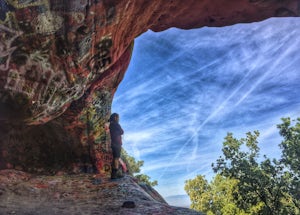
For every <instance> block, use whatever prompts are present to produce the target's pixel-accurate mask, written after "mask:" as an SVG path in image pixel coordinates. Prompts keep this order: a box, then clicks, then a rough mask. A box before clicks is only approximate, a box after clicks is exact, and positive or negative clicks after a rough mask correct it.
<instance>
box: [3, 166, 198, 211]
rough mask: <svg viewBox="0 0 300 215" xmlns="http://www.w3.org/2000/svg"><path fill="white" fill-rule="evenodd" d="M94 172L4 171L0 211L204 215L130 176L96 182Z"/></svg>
mask: <svg viewBox="0 0 300 215" xmlns="http://www.w3.org/2000/svg"><path fill="white" fill-rule="evenodd" d="M93 180H94V177H93V175H91V174H80V175H63V176H37V175H31V174H28V173H24V172H21V171H16V170H2V171H0V214H18V215H25V214H30V215H53V214H61V215H70V214H74V215H75V214H78V215H81V214H82V215H88V214H99V215H110V214H120V215H121V214H122V215H123V214H144V215H148V214H149V215H152V214H158V215H159V214H161V215H168V214H170V215H173V214H176V215H180V214H182V215H183V214H191V215H192V214H195V215H196V214H201V213H199V212H196V211H193V210H190V209H186V208H178V207H173V206H169V205H168V204H167V203H165V202H164V200H163V199H162V198H161V197H160V198H161V200H158V199H154V198H152V197H151V195H149V194H148V193H147V192H146V191H145V190H144V189H143V188H142V187H141V186H139V185H138V184H137V183H136V182H135V180H134V179H132V178H131V177H130V176H125V177H124V178H122V179H119V180H116V181H111V180H110V179H108V178H103V180H102V183H100V184H94V183H93Z"/></svg>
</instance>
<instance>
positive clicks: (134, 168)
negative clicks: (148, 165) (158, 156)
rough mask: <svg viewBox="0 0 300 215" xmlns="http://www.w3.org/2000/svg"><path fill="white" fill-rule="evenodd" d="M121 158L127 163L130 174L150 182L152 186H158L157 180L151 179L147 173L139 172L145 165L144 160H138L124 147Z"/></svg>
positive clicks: (139, 179) (141, 180)
mask: <svg viewBox="0 0 300 215" xmlns="http://www.w3.org/2000/svg"><path fill="white" fill-rule="evenodd" d="M121 158H122V160H123V161H124V162H125V163H126V166H127V169H128V174H129V175H131V176H134V177H135V178H137V179H138V181H139V182H142V183H145V184H148V185H150V186H152V187H154V186H156V185H157V184H158V183H157V181H156V180H155V181H150V179H151V178H150V177H149V176H148V175H145V174H137V173H140V172H141V167H142V166H143V165H144V161H136V160H135V158H134V157H132V156H130V155H129V154H128V153H127V152H126V151H125V150H124V149H122V151H121Z"/></svg>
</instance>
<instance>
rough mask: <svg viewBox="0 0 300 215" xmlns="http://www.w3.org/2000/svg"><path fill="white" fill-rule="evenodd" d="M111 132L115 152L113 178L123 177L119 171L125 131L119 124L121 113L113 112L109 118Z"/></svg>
mask: <svg viewBox="0 0 300 215" xmlns="http://www.w3.org/2000/svg"><path fill="white" fill-rule="evenodd" d="M109 122H110V124H109V132H110V138H111V148H112V153H113V161H112V170H111V179H116V178H121V177H123V175H122V174H120V173H118V170H119V167H120V163H119V158H120V156H121V149H122V135H123V134H124V131H123V129H122V127H121V126H120V124H119V114H117V113H113V114H112V115H111V116H110V119H109Z"/></svg>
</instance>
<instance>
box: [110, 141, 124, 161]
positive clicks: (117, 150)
mask: <svg viewBox="0 0 300 215" xmlns="http://www.w3.org/2000/svg"><path fill="white" fill-rule="evenodd" d="M121 148H122V146H121V145H119V144H118V145H111V149H112V152H113V158H120V156H121Z"/></svg>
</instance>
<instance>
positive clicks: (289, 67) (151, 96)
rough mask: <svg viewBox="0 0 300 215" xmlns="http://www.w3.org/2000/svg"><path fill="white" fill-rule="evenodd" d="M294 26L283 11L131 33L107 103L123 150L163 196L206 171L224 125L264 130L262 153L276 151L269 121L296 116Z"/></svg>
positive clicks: (297, 29)
mask: <svg viewBox="0 0 300 215" xmlns="http://www.w3.org/2000/svg"><path fill="white" fill-rule="evenodd" d="M299 34H300V22H299V19H296V18H289V19H270V20H267V21H265V22H261V23H253V24H239V25H234V26H230V27H224V28H202V29H194V30H188V31H185V30H179V29H175V28H172V29H170V30H168V31H164V32H161V33H154V32H151V31H148V32H147V33H145V34H143V35H141V36H140V37H139V38H137V39H136V42H135V48H134V52H133V57H132V62H131V64H130V66H129V69H128V71H127V73H126V75H125V78H124V80H123V82H122V83H121V85H120V86H119V88H118V91H117V93H116V95H115V99H114V102H113V111H114V112H119V113H120V116H121V124H122V126H123V128H124V130H125V135H124V147H125V149H126V150H127V151H128V152H129V153H130V154H131V155H134V156H135V157H136V158H137V159H141V160H144V161H145V164H144V167H143V168H142V171H143V172H144V173H145V174H148V175H150V176H151V178H152V179H154V180H158V182H159V186H158V187H157V189H158V190H159V191H160V192H161V194H162V195H163V196H167V195H171V194H172V195H173V194H174V195H177V194H184V190H183V187H184V181H185V180H187V179H190V178H193V177H195V176H196V175H197V174H202V175H206V176H207V177H208V178H211V177H212V176H213V172H212V170H211V163H213V162H215V161H216V159H217V158H218V157H219V156H220V155H221V153H222V152H221V147H222V142H223V138H224V137H225V135H226V133H227V132H233V133H234V135H236V136H237V137H244V134H245V133H246V132H247V131H253V130H260V131H261V137H260V142H261V149H262V153H261V154H267V155H270V156H275V157H276V156H277V157H278V156H279V148H278V146H277V145H278V144H279V142H280V137H279V135H278V133H276V131H277V130H276V125H275V124H278V123H280V117H282V116H291V117H294V118H295V117H297V116H299V115H300V111H299V106H300V97H299V96H298V92H299V90H300V85H299V83H300V72H299V69H298V68H300V56H299V55H298V54H297V52H298V47H299V46H300V39H299V36H298V35H299ZM275 142H276V143H275ZM166 186H167V187H166ZM171 190H172V193H170V191H171Z"/></svg>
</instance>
